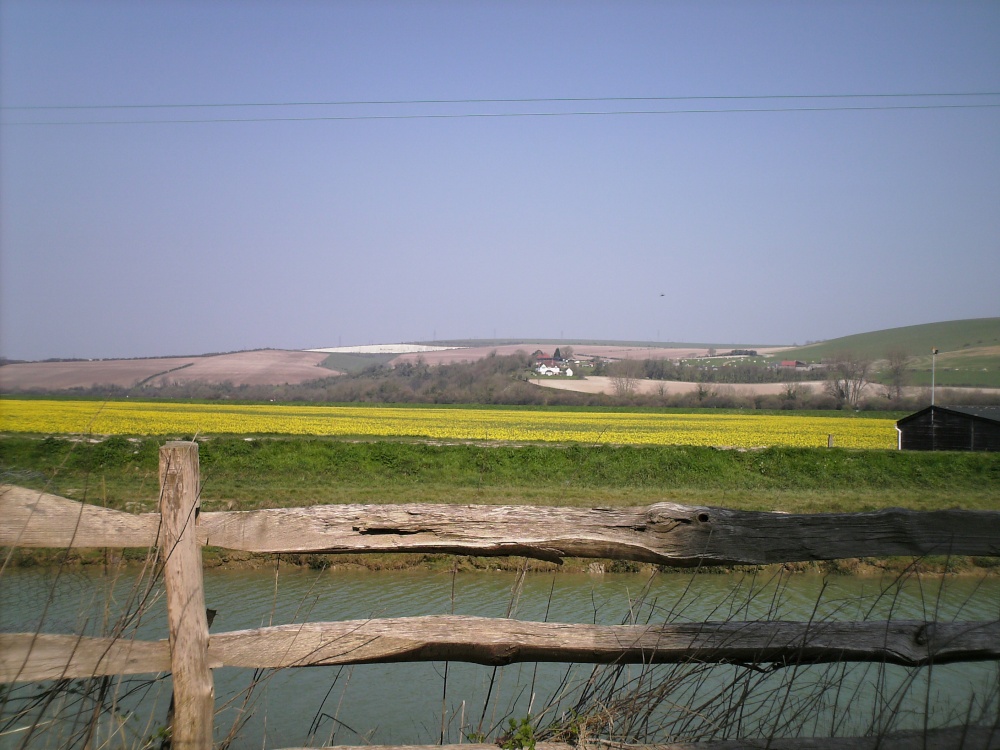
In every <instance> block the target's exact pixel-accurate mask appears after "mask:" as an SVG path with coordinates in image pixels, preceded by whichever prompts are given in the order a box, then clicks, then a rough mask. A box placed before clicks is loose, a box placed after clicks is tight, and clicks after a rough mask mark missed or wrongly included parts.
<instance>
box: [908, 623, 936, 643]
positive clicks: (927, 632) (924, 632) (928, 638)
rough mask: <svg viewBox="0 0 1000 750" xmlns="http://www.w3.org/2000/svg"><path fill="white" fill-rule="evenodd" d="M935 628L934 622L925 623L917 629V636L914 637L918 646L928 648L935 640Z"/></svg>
mask: <svg viewBox="0 0 1000 750" xmlns="http://www.w3.org/2000/svg"><path fill="white" fill-rule="evenodd" d="M934 630H935V626H934V623H933V622H925V623H924V624H923V625H921V626H920V627H919V628H917V634H916V635H915V636H914V637H913V640H914V642H915V643H916V644H917V645H918V646H927V645H929V644H930V643H931V642H932V641H933V640H934Z"/></svg>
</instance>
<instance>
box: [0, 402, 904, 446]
mask: <svg viewBox="0 0 1000 750" xmlns="http://www.w3.org/2000/svg"><path fill="white" fill-rule="evenodd" d="M0 431H2V432H5V433H31V434H54V435H134V436H139V435H148V436H164V437H193V436H196V435H202V436H207V435H310V436H332V437H342V438H375V439H377V438H412V439H423V440H432V441H485V442H512V443H531V442H543V443H546V442H547V443H584V444H592V445H593V444H597V445H692V446H713V447H725V448H763V447H770V446H786V447H824V446H827V445H828V443H829V439H830V438H831V436H832V439H833V443H834V445H835V446H836V447H840V448H873V449H892V448H894V447H896V430H895V422H894V421H893V420H892V419H887V418H886V417H885V416H879V417H873V416H857V415H854V414H844V415H840V414H837V415H822V416H817V415H810V414H800V413H789V414H783V413H782V414H766V413H764V414H762V413H749V414H748V413H719V412H714V411H713V412H709V411H699V412H652V411H642V412H635V411H625V410H612V409H608V410H579V411H578V410H552V409H497V408H478V407H437V408H435V407H396V406H392V407H390V406H374V405H373V406H367V405H366V406H298V405H287V404H259V405H255V404H217V403H211V404H197V403H163V402H134V401H104V402H98V401H69V400H33V399H4V400H3V401H2V402H0Z"/></svg>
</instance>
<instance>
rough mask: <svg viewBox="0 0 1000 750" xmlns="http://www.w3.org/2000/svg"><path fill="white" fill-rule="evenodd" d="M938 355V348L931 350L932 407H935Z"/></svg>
mask: <svg viewBox="0 0 1000 750" xmlns="http://www.w3.org/2000/svg"><path fill="white" fill-rule="evenodd" d="M937 353H938V350H937V349H936V348H935V349H931V406H934V375H935V372H934V371H935V366H936V364H937Z"/></svg>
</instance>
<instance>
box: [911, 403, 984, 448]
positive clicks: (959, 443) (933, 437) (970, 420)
mask: <svg viewBox="0 0 1000 750" xmlns="http://www.w3.org/2000/svg"><path fill="white" fill-rule="evenodd" d="M896 430H897V432H898V434H899V449H900V450H918V451H920V450H922V451H1000V406H928V407H927V408H926V409H922V410H921V411H918V412H916V413H915V414H911V415H910V416H908V417H903V418H902V419H900V420H899V421H898V422H896Z"/></svg>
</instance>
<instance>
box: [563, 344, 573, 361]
mask: <svg viewBox="0 0 1000 750" xmlns="http://www.w3.org/2000/svg"><path fill="white" fill-rule="evenodd" d="M562 358H563V359H573V347H572V346H564V347H563V348H562Z"/></svg>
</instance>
